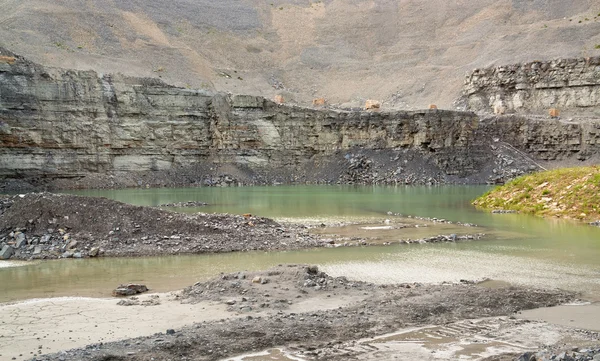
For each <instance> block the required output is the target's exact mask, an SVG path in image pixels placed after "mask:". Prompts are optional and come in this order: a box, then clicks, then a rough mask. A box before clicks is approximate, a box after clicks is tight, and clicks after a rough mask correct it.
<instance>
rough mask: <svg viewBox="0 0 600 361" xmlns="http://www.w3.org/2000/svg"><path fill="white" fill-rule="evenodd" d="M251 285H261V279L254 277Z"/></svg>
mask: <svg viewBox="0 0 600 361" xmlns="http://www.w3.org/2000/svg"><path fill="white" fill-rule="evenodd" d="M252 283H262V277H261V276H256V277H254V278H253V279H252Z"/></svg>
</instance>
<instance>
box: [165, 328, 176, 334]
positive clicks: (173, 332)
mask: <svg viewBox="0 0 600 361" xmlns="http://www.w3.org/2000/svg"><path fill="white" fill-rule="evenodd" d="M174 334H175V330H174V329H172V328H169V329H168V330H167V335H174Z"/></svg>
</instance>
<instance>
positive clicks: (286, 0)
mask: <svg viewBox="0 0 600 361" xmlns="http://www.w3.org/2000/svg"><path fill="white" fill-rule="evenodd" d="M0 9H1V10H2V11H0V45H1V46H4V47H6V48H8V49H10V50H12V51H14V52H16V53H19V54H22V55H24V56H27V57H29V58H30V59H31V60H33V61H36V62H39V63H42V64H44V65H50V66H60V67H65V68H77V69H94V70H96V71H98V72H101V73H108V72H111V73H112V72H121V73H125V74H128V75H136V76H160V77H161V78H163V79H164V80H165V81H167V82H169V83H173V84H175V85H179V86H187V87H193V88H208V89H213V90H224V91H230V92H233V93H248V94H260V95H264V96H267V97H271V96H273V95H275V94H283V95H284V97H285V98H286V100H288V101H296V102H299V103H304V104H306V103H308V102H310V101H311V100H312V99H313V98H315V97H325V98H326V99H327V100H328V101H329V102H330V103H338V104H340V103H341V104H344V105H358V104H360V103H362V101H363V100H364V99H366V98H376V99H379V100H382V101H384V105H385V106H386V107H396V108H420V107H424V106H426V105H427V104H429V103H435V104H437V105H438V106H440V107H444V108H450V107H452V102H453V100H454V99H455V98H456V97H457V95H458V94H459V92H460V87H461V86H462V83H463V78H464V75H465V73H466V72H468V71H471V70H472V69H474V68H476V67H482V66H489V65H494V64H506V63H514V62H521V61H531V60H542V59H548V58H556V57H576V56H590V55H599V54H600V49H598V48H597V47H599V46H598V44H600V16H599V15H600V5H599V4H598V2H597V1H595V0H573V1H568V2H566V1H561V0H512V1H509V0H500V1H499V0H477V1H475V0H471V1H465V0H456V1H445V0H444V1H442V0H439V1H421V0H400V1H399V0H395V1H392V0H377V1H358V0H345V1H342V0H324V1H308V0H306V1H299V0H271V1H266V2H265V1H258V0H219V1H209V0H169V1H163V0H160V1H158V0H157V1H143V0H128V1H114V0H88V1H76V0H55V1H46V0H0Z"/></svg>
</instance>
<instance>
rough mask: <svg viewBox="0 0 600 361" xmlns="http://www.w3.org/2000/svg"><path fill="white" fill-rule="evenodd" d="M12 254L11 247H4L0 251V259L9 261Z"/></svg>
mask: <svg viewBox="0 0 600 361" xmlns="http://www.w3.org/2000/svg"><path fill="white" fill-rule="evenodd" d="M14 253H15V251H14V249H13V248H12V247H11V246H9V245H6V246H4V247H2V250H0V259H9V258H10V257H12V255H13V254H14Z"/></svg>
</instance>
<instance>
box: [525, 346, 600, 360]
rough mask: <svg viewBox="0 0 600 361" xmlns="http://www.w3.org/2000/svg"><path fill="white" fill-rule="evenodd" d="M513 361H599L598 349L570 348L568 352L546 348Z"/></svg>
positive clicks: (527, 353)
mask: <svg viewBox="0 0 600 361" xmlns="http://www.w3.org/2000/svg"><path fill="white" fill-rule="evenodd" d="M515 361H600V347H598V345H595V346H591V347H572V348H570V349H568V350H560V349H559V348H556V347H547V348H546V349H542V350H540V351H537V352H535V351H533V352H532V351H529V352H525V353H523V354H521V355H519V356H518V357H517V358H515Z"/></svg>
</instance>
